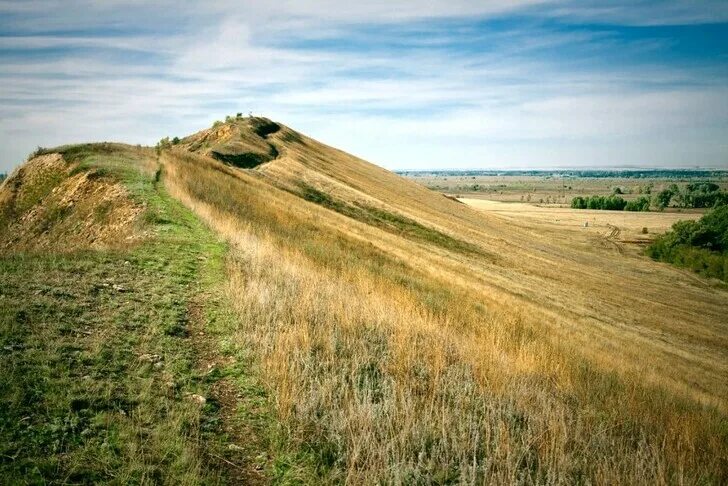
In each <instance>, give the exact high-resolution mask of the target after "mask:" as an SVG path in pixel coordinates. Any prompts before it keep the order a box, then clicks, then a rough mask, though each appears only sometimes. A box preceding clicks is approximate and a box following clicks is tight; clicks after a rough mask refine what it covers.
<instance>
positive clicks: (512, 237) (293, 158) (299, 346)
mask: <svg viewBox="0 0 728 486" xmlns="http://www.w3.org/2000/svg"><path fill="white" fill-rule="evenodd" d="M130 150H131V149H130ZM147 159H148V160H149V163H147V164H146V166H148V167H149V168H148V169H145V170H147V173H148V174H150V175H148V176H147V177H148V178H150V179H149V180H150V181H156V180H158V181H159V184H158V185H157V183H156V182H150V184H152V185H153V187H154V191H162V193H163V194H166V193H167V192H168V193H169V194H170V195H171V196H173V197H174V198H175V199H176V200H178V201H181V202H182V203H183V204H184V205H185V206H187V208H189V209H190V210H191V211H192V213H194V214H196V215H197V217H198V218H200V219H201V220H202V221H204V222H205V223H206V224H207V225H208V226H209V228H210V229H212V230H213V231H214V232H215V233H216V235H217V237H219V238H221V239H223V240H224V241H226V242H227V245H229V249H228V250H227V252H226V255H225V256H224V259H222V256H221V254H222V251H221V250H220V249H219V247H214V245H213V248H210V247H207V246H206V245H204V244H202V245H201V243H195V245H198V246H195V245H193V247H195V248H199V252H201V253H195V255H197V256H196V257H195V258H198V257H200V258H203V257H205V254H207V253H208V252H212V254H213V255H215V254H217V255H218V256H217V257H216V258H217V260H216V259H215V258H213V259H212V261H213V262H214V261H218V262H219V264H220V266H219V268H218V267H215V268H218V272H219V273H217V278H218V280H217V281H218V286H217V287H215V292H216V295H218V296H219V298H220V299H221V301H220V302H221V303H220V304H216V305H223V306H227V307H229V309H230V313H229V319H228V320H225V321H224V322H225V324H224V326H223V327H222V328H219V327H218V331H219V332H220V334H219V336H220V338H219V339H218V340H215V342H214V343H213V344H210V343H207V344H204V342H203V344H204V346H202V347H203V348H205V349H202V348H200V344H199V342H198V341H200V340H196V339H194V338H193V339H189V340H188V341H182V342H181V343H180V344H181V346H182V348H181V349H186V350H187V351H186V352H189V353H190V354H191V355H192V356H197V355H202V356H205V355H212V356H215V355H216V354H217V355H220V356H224V354H225V353H226V352H233V353H242V354H241V355H240V357H239V360H241V361H244V362H248V361H246V360H250V361H249V362H250V363H251V364H252V369H251V371H247V372H246V373H243V375H242V378H241V377H240V376H238V377H237V378H235V379H233V380H230V381H229V382H227V383H228V384H229V385H230V386H237V387H238V389H239V390H241V391H239V392H235V393H233V394H232V395H231V394H230V393H222V392H221V390H224V389H225V387H226V386H227V385H226V386H221V385H218V388H217V389H216V390H215V389H213V390H203V391H202V393H210V394H211V395H212V396H217V395H215V393H217V394H218V395H219V396H220V397H221V398H220V399H219V400H218V402H219V403H220V404H221V406H220V412H219V413H220V417H221V419H222V420H221V424H222V425H221V427H223V429H224V430H229V431H232V432H231V433H230V436H231V437H232V438H233V441H234V442H235V443H236V444H237V443H239V441H236V440H235V436H236V434H235V433H234V431H235V429H236V427H244V426H245V425H244V424H242V425H241V424H240V423H238V424H237V425H235V423H234V422H232V425H231V420H233V417H235V416H238V415H236V414H235V413H232V411H234V409H235V408H236V407H237V406H238V405H239V404H240V403H242V404H243V406H246V407H247V406H248V405H246V404H248V403H250V402H249V400H251V399H252V398H251V397H253V398H254V397H255V396H258V397H260V394H259V391H256V392H255V393H251V391H250V388H249V387H248V388H246V386H247V385H245V384H246V383H250V382H251V380H252V382H255V377H256V376H257V377H259V378H258V379H261V380H262V381H263V383H264V388H265V395H266V396H267V397H268V398H267V399H266V400H265V405H262V404H259V405H256V406H254V407H253V409H252V410H267V411H268V413H269V416H270V420H271V421H270V422H266V420H267V419H266V420H262V421H261V420H260V419H255V418H254V417H255V414H252V415H251V413H250V412H246V413H244V414H243V416H244V417H247V419H246V421H245V423H252V424H258V425H257V426H256V427H257V429H255V430H257V432H255V433H254V434H252V436H257V437H261V438H267V439H266V440H262V439H261V440H260V441H258V442H256V443H255V446H254V448H258V449H259V452H261V451H262V452H264V454H263V456H264V457H270V458H271V460H270V461H263V462H262V463H260V464H259V466H258V467H261V466H262V467H263V469H264V470H265V471H266V472H267V474H269V475H270V476H269V477H270V478H272V479H274V480H280V481H284V482H286V481H302V482H304V483H321V482H343V481H346V482H351V483H356V484H359V483H369V484H371V483H381V482H385V483H411V482H425V483H449V482H463V483H481V482H496V483H534V482H539V483H541V482H554V483H573V482H580V481H586V482H600V483H615V482H616V483H653V482H683V481H684V482H707V483H711V482H713V483H720V482H722V481H725V480H726V477H728V464H727V463H726V460H725V458H726V457H728V437H727V436H726V432H725V431H726V430H728V428H727V427H726V423H727V422H726V405H727V403H728V402H727V399H728V388H727V387H726V384H725V379H724V378H725V376H726V375H728V342H726V340H727V339H728V337H727V336H728V333H726V331H727V330H728V329H726V328H727V327H728V323H727V322H726V321H725V317H724V316H725V315H728V299H726V293H725V291H724V290H721V289H716V288H710V287H706V285H704V284H703V283H701V282H699V281H696V280H695V279H694V278H691V277H689V276H686V275H685V274H684V273H681V272H680V271H677V270H675V269H672V268H670V267H668V266H665V265H660V264H658V263H655V262H652V261H650V260H649V259H647V258H645V257H644V256H642V255H640V254H637V253H636V252H633V251H631V250H626V251H622V252H620V251H617V250H616V249H615V248H614V246H613V245H611V244H609V242H605V241H603V240H601V239H599V240H592V239H589V238H588V237H586V236H585V237H576V236H574V237H569V238H565V237H564V235H563V234H562V233H559V232H557V231H556V230H553V229H550V228H548V227H530V226H527V225H525V224H523V223H518V222H514V221H506V220H504V219H502V218H499V217H498V216H495V215H491V214H484V213H480V212H477V211H475V210H473V209H471V208H469V207H467V206H465V205H463V204H460V203H458V202H455V201H452V200H450V199H447V198H445V197H443V196H442V195H440V194H437V193H434V192H431V191H429V190H427V189H425V188H423V187H421V186H419V185H417V184H414V183H412V182H408V181H406V180H404V179H402V178H400V177H397V176H396V175H394V174H392V173H390V172H388V171H386V170H384V169H381V168H379V167H377V166H375V165H372V164H369V163H367V162H365V161H362V160H361V159H358V158H356V157H353V156H351V155H348V154H346V153H344V152H341V151H339V150H336V149H333V148H331V147H328V146H326V145H323V144H321V143H319V142H316V141H315V140H312V139H310V138H308V137H305V136H304V135H302V134H299V133H297V132H295V131H294V130H291V129H290V128H288V127H286V126H284V125H281V124H279V123H276V122H272V121H270V120H267V119H264V118H239V119H231V120H229V121H228V122H226V123H222V124H217V125H216V126H214V127H212V128H210V129H207V130H203V131H201V132H199V133H197V134H193V135H190V136H189V137H186V138H184V139H182V140H181V141H180V143H179V144H176V145H173V146H166V145H164V146H161V147H160V150H159V152H158V158H156V160H155V158H154V157H153V156H151V155H148V156H147ZM125 160H128V161H129V164H131V163H133V160H134V157H132V152H131V151H129V152H128V153H127V154H126V155H123V156H120V158H119V160H118V161H117V162H119V163H118V164H116V165H114V167H113V168H112V169H111V170H112V172H114V171H116V172H114V173H118V172H119V171H120V170H122V169H123V168H124V167H125V165H124V161H125ZM156 164H159V169H160V171H159V172H157V165H156ZM127 165H128V164H127ZM122 172H123V170H122ZM7 187H10V186H9V185H8V184H7V183H6V184H5V185H4V186H3V188H2V189H0V195H1V194H4V193H6V192H7ZM125 187H127V188H134V187H136V185H135V184H127V185H126V186H125ZM129 190H130V191H131V194H132V195H133V194H135V193H134V191H133V190H132V189H129ZM154 191H152V192H146V193H144V194H141V195H139V194H138V195H137V196H135V197H136V198H137V199H136V200H135V199H134V197H132V200H133V201H135V202H136V204H137V205H138V206H139V207H146V206H145V205H148V204H149V201H153V200H155V199H156V198H157V197H158V196H156V195H155V194H156V192H154ZM160 194H161V193H160ZM165 197H166V196H165ZM2 200H3V199H2V197H0V201H2ZM170 204H172V203H171V202H170ZM174 204H176V203H174ZM132 206H134V205H132ZM134 207H136V206H134ZM16 213H17V211H16V212H15V213H13V215H14V216H13V218H14V219H13V221H14V222H13V223H12V224H19V223H16V222H15V221H21V220H22V216H18V214H16ZM7 214H10V213H7ZM185 218H186V217H185ZM60 219H61V220H63V218H60ZM141 219H142V220H143V221H146V220H147V219H148V218H146V217H142V218H141ZM152 220H153V221H157V219H155V218H152ZM183 220H184V221H187V222H185V223H183V224H181V226H180V229H179V233H178V234H179V235H180V237H182V236H183V235H186V234H188V233H189V234H195V235H197V236H194V238H193V241H197V242H204V241H212V240H213V239H214V238H213V237H212V235H206V236H205V235H203V234H202V233H195V232H194V231H197V230H194V231H192V229H193V228H197V227H198V226H197V225H196V223H192V222H190V221H191V220H187V219H184V218H183ZM160 221H161V222H160ZM160 221H157V222H156V223H154V224H157V225H158V224H162V226H163V227H165V225H167V224H168V223H167V222H166V221H167V217H163V218H161V220H160ZM63 224H67V223H58V227H59V228H60V227H65V226H63ZM186 225H189V230H186V229H184V228H185V227H186ZM52 227H55V225H53V226H52ZM144 228H146V229H139V230H135V234H141V235H144V234H147V233H149V236H147V238H152V239H154V238H158V236H154V235H157V234H158V233H156V232H155V231H152V230H150V229H149V228H148V227H144ZM51 230H52V231H56V230H53V229H51ZM57 231H60V230H57ZM13 233H15V231H13ZM41 234H44V233H41ZM58 234H62V233H58ZM63 234H65V233H63ZM162 234H163V233H162ZM186 237H187V236H185V238H186ZM13 241H16V240H13ZM155 241H157V240H155ZM158 241H159V244H160V245H163V246H164V247H165V248H167V250H166V251H165V252H163V253H162V254H164V255H167V256H166V257H164V258H169V259H170V260H169V261H170V263H169V265H168V266H167V267H168V268H170V269H173V268H175V267H177V266H178V265H182V266H184V265H185V264H184V263H183V262H177V260H176V258H177V257H176V252H178V251H179V248H180V247H179V246H174V245H170V244H169V242H167V240H164V239H162V240H158ZM135 244H141V243H133V241H132V246H134V245H135ZM210 244H212V243H210ZM165 245H166V246H165ZM199 245H201V246H199ZM8 248H10V249H11V251H10V255H11V256H8V257H6V258H8V259H9V260H7V261H14V260H12V259H14V258H16V257H15V256H12V255H15V254H16V252H17V250H18V248H19V247H18V246H17V245H16V247H14V248H11V247H8ZM40 248H42V249H44V250H46V247H45V246H42V247H40ZM214 248H218V249H214ZM134 251H136V250H134ZM195 251H197V250H195ZM173 256H175V258H173ZM175 262H177V263H175ZM223 265H224V266H223ZM193 275H195V274H194V273H192V274H190V278H192V279H195V278H196V277H194V276H193ZM183 282H187V280H184V279H183V280H182V281H181V282H180V283H183ZM180 288H182V287H180ZM180 292H181V290H180ZM208 292H209V291H208ZM202 293H203V294H206V293H207V292H202ZM17 295H20V294H17ZM184 295H187V294H184ZM185 299H187V300H189V299H192V300H194V299H193V297H192V296H189V297H185V298H180V299H177V300H179V301H185ZM177 300H175V301H177ZM193 307H194V306H193ZM7 315H10V313H7ZM226 315H228V314H226ZM14 318H15V317H13V319H14ZM10 320H11V318H10V317H8V318H7V319H6V321H7V322H8V323H9V322H10ZM5 325H6V326H10V328H14V327H13V326H16V325H15V324H12V325H11V324H5ZM208 325H211V324H209V323H208ZM213 328H214V327H213ZM203 332H204V331H203ZM15 386H16V387H17V388H19V389H22V388H23V386H26V385H22V386H21V385H15ZM183 396H184V395H183V394H182V395H179V397H178V398H179V399H180V400H179V401H180V403H187V402H185V401H184V399H183ZM231 396H233V397H238V398H236V399H233V400H230V399H229V398H230V397H231ZM225 397H227V399H225ZM175 400H176V399H175ZM175 403H176V402H175ZM231 409H232V411H231ZM256 413H258V412H256ZM18 416H20V412H18ZM266 424H267V425H266ZM261 427H262V428H261ZM249 435H250V434H249ZM238 437H240V434H239V433H238ZM187 440H189V439H180V441H179V442H178V443H180V444H186V443H187ZM203 442H204V441H203ZM224 450H226V451H228V453H229V451H230V450H235V448H232V449H224ZM216 454H218V453H216ZM21 455H22V454H21ZM218 455H219V454H218ZM254 456H255V454H253V453H245V454H243V453H241V454H240V457H238V458H237V459H236V460H230V458H228V459H227V462H232V463H234V464H243V466H241V467H242V469H243V470H246V471H249V472H251V471H252V472H254V471H256V469H255V467H252V466H251V465H253V464H254V463H255V460H254ZM151 461H152V462H153V459H151ZM201 464H207V466H204V467H203V466H200V467H201V469H200V470H201V471H202V470H206V471H213V472H211V473H209V474H212V475H213V476H215V477H217V478H220V479H221V480H225V477H226V476H225V474H227V475H228V476H227V477H228V478H230V477H232V476H231V475H230V474H232V473H230V471H227V472H226V470H225V469H224V468H222V469H219V471H220V472H217V473H216V472H214V471H216V470H217V469H215V468H217V467H221V466H222V465H223V464H227V463H226V462H224V461H223V462H221V463H220V464H215V463H214V461H213V463H210V462H209V461H207V462H205V461H202V462H201ZM246 465H247V466H246ZM266 465H267V466H268V467H267V468H266ZM228 466H229V464H228ZM233 469H234V468H233ZM161 471H163V472H160V473H159V474H164V475H165V477H168V476H167V475H168V474H170V470H169V469H165V468H162V469H161ZM252 472H251V474H252ZM246 474H247V473H246ZM260 478H263V477H262V476H260Z"/></svg>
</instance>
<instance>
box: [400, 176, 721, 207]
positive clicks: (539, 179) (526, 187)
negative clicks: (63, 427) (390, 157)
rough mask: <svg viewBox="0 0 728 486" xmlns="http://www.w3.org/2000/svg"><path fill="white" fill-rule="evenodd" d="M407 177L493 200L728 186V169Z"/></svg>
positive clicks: (554, 200)
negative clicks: (597, 174)
mask: <svg viewBox="0 0 728 486" xmlns="http://www.w3.org/2000/svg"><path fill="white" fill-rule="evenodd" d="M402 175H404V176H405V177H407V178H409V179H411V180H413V181H415V182H417V183H419V184H422V185H424V186H425V187H428V188H430V189H433V190H436V191H440V192H444V193H447V194H453V195H457V196H463V197H468V198H483V199H490V200H493V201H506V202H530V203H535V204H556V205H568V204H570V202H571V199H572V198H574V197H576V196H595V195H596V196H606V195H609V194H613V193H614V190H615V188H617V187H618V188H620V191H621V192H622V194H621V196H622V197H623V198H624V199H627V200H630V199H635V198H638V197H640V196H645V195H648V194H649V193H655V192H658V191H660V190H662V189H665V188H666V187H667V186H668V185H670V184H677V185H678V186H684V185H685V184H687V183H688V182H694V181H697V180H700V181H710V182H715V183H716V184H718V185H719V186H721V188H722V189H728V173H725V172H723V173H718V175H715V174H713V173H711V174H706V176H705V177H696V176H690V177H688V176H684V177H678V176H675V177H664V176H661V177H640V178H636V177H574V176H562V175H557V176H551V175H521V174H518V175H490V174H489V175H465V174H460V173H430V172H408V173H404V174H402Z"/></svg>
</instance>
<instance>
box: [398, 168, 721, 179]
mask: <svg viewBox="0 0 728 486" xmlns="http://www.w3.org/2000/svg"><path fill="white" fill-rule="evenodd" d="M396 173H397V174H399V175H404V176H413V175H417V176H427V175H433V176H538V177H564V178H588V177H592V178H621V179H685V178H701V179H711V178H727V177H728V170H716V169H640V170H624V169H622V170H619V169H618V170H608V169H604V170H405V171H396Z"/></svg>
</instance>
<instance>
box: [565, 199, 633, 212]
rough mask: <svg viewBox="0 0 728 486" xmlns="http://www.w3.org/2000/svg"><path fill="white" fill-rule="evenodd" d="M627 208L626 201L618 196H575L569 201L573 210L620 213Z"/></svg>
mask: <svg viewBox="0 0 728 486" xmlns="http://www.w3.org/2000/svg"><path fill="white" fill-rule="evenodd" d="M625 206H627V201H625V200H624V199H622V198H621V197H619V196H591V197H589V196H587V197H581V196H577V197H575V198H574V199H572V200H571V207H572V208H574V209H610V210H615V211H621V210H623V209H624V208H625Z"/></svg>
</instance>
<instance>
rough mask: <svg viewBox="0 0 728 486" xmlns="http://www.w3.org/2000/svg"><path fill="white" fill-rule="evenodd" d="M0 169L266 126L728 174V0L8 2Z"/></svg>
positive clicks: (3, 6) (0, 49) (448, 149)
mask: <svg viewBox="0 0 728 486" xmlns="http://www.w3.org/2000/svg"><path fill="white" fill-rule="evenodd" d="M0 99H1V101H0V172H5V171H9V170H11V169H12V168H13V167H15V166H16V165H18V164H19V163H21V162H22V161H23V159H24V158H25V156H26V155H27V154H28V153H29V152H30V151H32V150H33V149H34V148H35V147H36V146H37V145H42V146H54V145H58V144H62V143H71V142H82V141H102V140H114V141H123V142H128V143H141V144H154V143H155V142H156V141H157V140H158V139H159V138H161V137H163V136H167V135H169V136H175V135H177V136H183V135H187V134H190V133H192V132H195V131H197V130H199V129H201V128H204V127H206V126H209V125H210V124H211V123H212V122H213V121H214V120H216V119H222V118H224V117H225V115H230V114H235V113H236V112H243V113H246V114H247V113H248V112H252V113H254V114H262V115H265V116H268V117H270V118H272V119H275V120H278V121H281V122H282V123H285V124H287V125H289V126H291V127H292V128H295V129H297V130H300V131H302V132H304V133H306V134H308V135H310V136H313V137H315V138H317V139H319V140H321V141H323V142H325V143H327V144H330V145H333V146H335V147H338V148H341V149H343V150H346V151H348V152H351V153H354V154H356V155H359V156H361V157H363V158H365V159H367V160H370V161H372V162H375V163H377V164H380V165H382V166H384V167H386V168H389V169H396V170H428V169H448V168H458V169H478V168H483V169H488V168H498V169H504V168H508V167H512V168H518V169H523V168H536V169H538V168H554V167H571V168H576V167H626V166H629V167H696V166H700V167H717V168H728V3H726V2H724V1H711V0H706V1H695V2H689V3H688V2H681V1H675V0H666V1H654V2H628V1H617V2H590V1H584V2H582V1H523V2H515V1H510V0H496V1H490V2H482V1H458V0H454V1H448V2H430V1H425V0H415V1H408V2H404V1H387V2H383V1H375V2H366V4H364V3H361V4H357V5H353V6H347V7H346V8H342V7H341V6H339V4H338V2H333V1H318V2H314V1H303V2H295V1H280V2H275V3H273V4H270V3H267V4H261V2H253V1H232V0H222V1H217V2H214V5H212V6H210V5H206V6H205V7H197V6H195V5H194V4H193V2H179V1H175V2H172V1H166V0H165V1H158V2H153V5H151V4H148V2H142V1H139V0H129V1H122V0H109V1H101V0H96V1H94V0H69V1H63V2H61V1H50V0H26V1H0Z"/></svg>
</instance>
